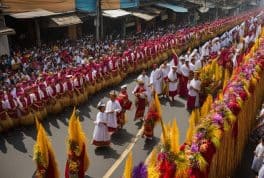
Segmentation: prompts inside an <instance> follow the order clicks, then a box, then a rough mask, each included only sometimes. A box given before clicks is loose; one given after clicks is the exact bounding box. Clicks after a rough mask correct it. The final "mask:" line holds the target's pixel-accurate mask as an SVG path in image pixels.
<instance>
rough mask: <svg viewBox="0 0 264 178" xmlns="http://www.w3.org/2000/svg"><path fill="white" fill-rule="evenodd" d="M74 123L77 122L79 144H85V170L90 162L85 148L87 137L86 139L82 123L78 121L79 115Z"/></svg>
mask: <svg viewBox="0 0 264 178" xmlns="http://www.w3.org/2000/svg"><path fill="white" fill-rule="evenodd" d="M76 123H77V131H78V133H79V139H80V142H81V143H80V144H81V145H85V150H84V170H85V171H87V170H88V167H89V162H90V161H89V157H88V153H87V148H86V145H87V139H86V136H85V133H84V132H83V129H82V125H81V123H80V119H79V117H78V118H77V120H76ZM81 151H82V150H81Z"/></svg>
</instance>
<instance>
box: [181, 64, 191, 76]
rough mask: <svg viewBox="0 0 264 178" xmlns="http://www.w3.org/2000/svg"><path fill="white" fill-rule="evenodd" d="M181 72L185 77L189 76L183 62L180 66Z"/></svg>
mask: <svg viewBox="0 0 264 178" xmlns="http://www.w3.org/2000/svg"><path fill="white" fill-rule="evenodd" d="M181 73H182V75H184V76H185V77H189V74H190V69H189V68H188V67H187V66H186V64H184V65H183V66H182V67H181Z"/></svg>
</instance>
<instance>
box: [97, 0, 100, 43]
mask: <svg viewBox="0 0 264 178" xmlns="http://www.w3.org/2000/svg"><path fill="white" fill-rule="evenodd" d="M96 3H97V4H96V40H97V41H99V40H100V19H101V0H97V1H96Z"/></svg>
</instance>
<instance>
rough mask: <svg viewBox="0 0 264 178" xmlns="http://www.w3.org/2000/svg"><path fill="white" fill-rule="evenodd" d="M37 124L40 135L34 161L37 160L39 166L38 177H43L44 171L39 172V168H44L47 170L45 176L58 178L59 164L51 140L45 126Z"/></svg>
mask: <svg viewBox="0 0 264 178" xmlns="http://www.w3.org/2000/svg"><path fill="white" fill-rule="evenodd" d="M36 124H37V127H38V134H37V140H36V144H35V145H34V157H33V160H35V161H36V164H37V171H36V175H37V174H39V176H41V173H42V171H43V170H39V168H41V167H42V168H44V169H45V175H47V177H54V178H58V177H59V170H58V164H57V161H56V159H55V154H54V151H53V149H52V146H51V143H50V140H49V139H48V136H47V134H46V132H45V130H44V128H43V126H42V125H41V124H40V123H38V122H36ZM36 177H37V176H36Z"/></svg>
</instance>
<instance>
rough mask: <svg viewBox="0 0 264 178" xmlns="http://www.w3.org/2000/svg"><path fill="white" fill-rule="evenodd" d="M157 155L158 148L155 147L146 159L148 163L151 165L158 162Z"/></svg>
mask: <svg viewBox="0 0 264 178" xmlns="http://www.w3.org/2000/svg"><path fill="white" fill-rule="evenodd" d="M157 155H158V150H157V148H154V149H153V150H152V151H151V153H150V155H149V157H148V159H147V160H146V164H147V165H148V166H150V165H155V164H156V160H157Z"/></svg>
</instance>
